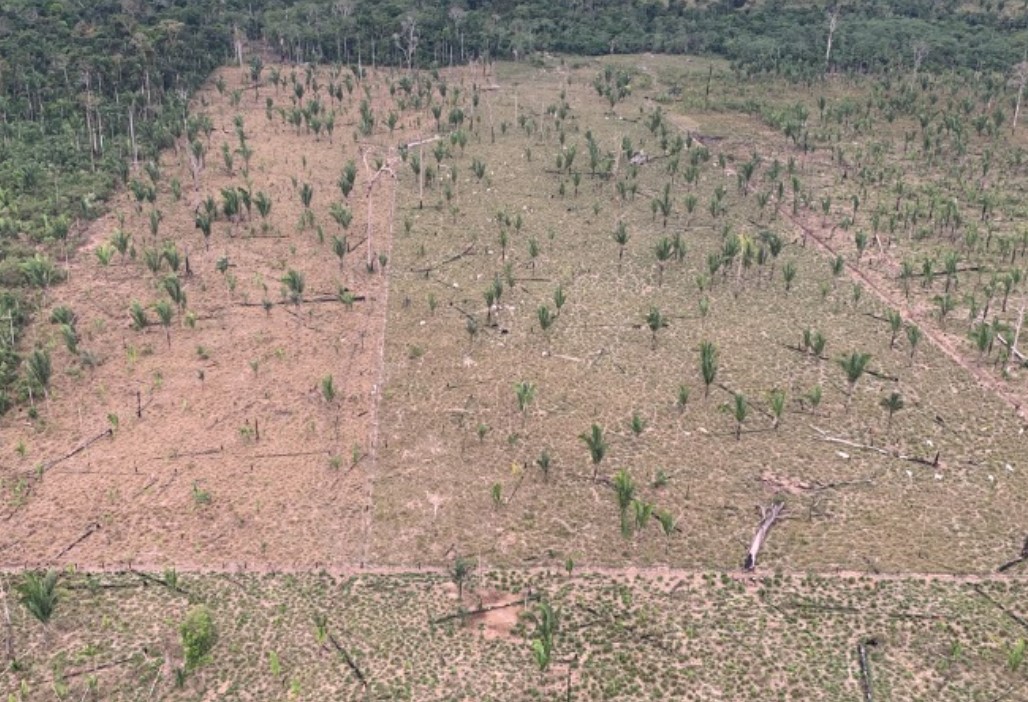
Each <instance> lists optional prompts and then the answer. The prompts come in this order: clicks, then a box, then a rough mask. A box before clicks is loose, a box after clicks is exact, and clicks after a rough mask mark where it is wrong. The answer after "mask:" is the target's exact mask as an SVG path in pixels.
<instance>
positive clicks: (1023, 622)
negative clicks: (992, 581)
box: [974, 583, 1028, 630]
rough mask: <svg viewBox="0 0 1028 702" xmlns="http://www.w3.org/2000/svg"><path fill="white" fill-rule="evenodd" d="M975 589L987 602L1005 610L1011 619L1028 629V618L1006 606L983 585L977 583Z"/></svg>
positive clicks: (1004, 612) (1000, 609)
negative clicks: (983, 587)
mask: <svg viewBox="0 0 1028 702" xmlns="http://www.w3.org/2000/svg"><path fill="white" fill-rule="evenodd" d="M974 591H975V592H977V593H978V594H979V595H980V596H981V597H982V598H984V599H985V601H986V602H988V603H989V604H991V605H992V606H993V607H995V608H996V609H998V610H999V611H1001V612H1003V614H1005V615H1007V616H1008V617H1009V618H1010V619H1011V620H1013V621H1015V622H1017V623H1018V624H1020V625H1021V626H1022V627H1024V628H1025V629H1026V630H1028V619H1025V618H1024V617H1022V616H1020V615H1018V614H1015V613H1014V612H1011V611H1010V610H1009V609H1007V608H1006V607H1004V606H1003V604H1002V603H1001V602H999V601H997V600H996V599H995V598H993V597H992V596H991V595H990V594H989V593H987V592H986V591H985V590H983V589H982V586H981V585H979V584H977V583H975V585H974Z"/></svg>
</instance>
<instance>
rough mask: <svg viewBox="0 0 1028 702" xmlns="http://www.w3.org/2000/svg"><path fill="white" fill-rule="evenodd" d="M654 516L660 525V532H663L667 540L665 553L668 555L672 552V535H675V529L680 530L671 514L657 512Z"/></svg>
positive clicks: (661, 511)
mask: <svg viewBox="0 0 1028 702" xmlns="http://www.w3.org/2000/svg"><path fill="white" fill-rule="evenodd" d="M654 516H655V517H656V518H657V521H658V522H659V523H660V530H661V532H663V534H664V538H665V539H666V540H665V542H664V552H665V553H668V552H669V551H670V550H671V535H672V534H674V533H675V529H677V528H678V524H677V522H676V520H675V518H674V517H673V516H671V513H670V512H665V511H663V510H657V511H656V512H654Z"/></svg>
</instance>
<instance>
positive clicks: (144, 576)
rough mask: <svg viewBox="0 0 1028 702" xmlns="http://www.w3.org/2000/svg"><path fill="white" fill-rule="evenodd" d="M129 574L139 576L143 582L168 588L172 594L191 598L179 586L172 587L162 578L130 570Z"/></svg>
mask: <svg viewBox="0 0 1028 702" xmlns="http://www.w3.org/2000/svg"><path fill="white" fill-rule="evenodd" d="M129 572H130V573H132V574H133V575H135V576H137V577H138V578H139V579H140V580H142V581H143V582H149V583H154V584H155V585H160V586H162V587H166V588H168V589H169V590H171V591H172V592H177V593H178V594H180V595H185V596H186V597H190V594H189V593H188V592H187V591H186V590H183V589H182V588H180V587H179V586H178V585H172V584H171V583H169V582H168V581H167V580H162V579H161V578H155V577H154V576H152V575H150V574H149V573H144V572H142V571H139V570H130V571H129Z"/></svg>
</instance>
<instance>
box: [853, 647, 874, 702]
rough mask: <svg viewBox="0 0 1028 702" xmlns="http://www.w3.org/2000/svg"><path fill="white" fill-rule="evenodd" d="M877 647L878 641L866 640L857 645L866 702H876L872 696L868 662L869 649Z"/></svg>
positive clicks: (861, 683)
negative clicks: (869, 647)
mask: <svg viewBox="0 0 1028 702" xmlns="http://www.w3.org/2000/svg"><path fill="white" fill-rule="evenodd" d="M877 645H878V641H877V639H865V640H863V641H861V642H860V643H859V644H857V656H858V657H859V659H860V686H861V687H862V688H863V690H864V702H874V699H873V697H872V694H871V664H870V663H869V662H868V660H867V647H868V646H877Z"/></svg>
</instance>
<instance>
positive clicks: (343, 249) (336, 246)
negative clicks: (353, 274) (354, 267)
mask: <svg viewBox="0 0 1028 702" xmlns="http://www.w3.org/2000/svg"><path fill="white" fill-rule="evenodd" d="M347 247H348V244H347V243H346V237H345V236H341V237H340V236H334V237H332V253H334V254H335V255H336V258H338V259H339V269H340V270H342V268H343V258H344V257H345V256H346V253H347V251H348V250H349V249H348V248H347Z"/></svg>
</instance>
